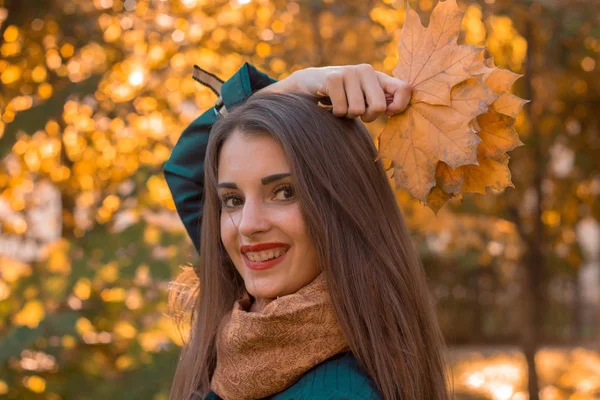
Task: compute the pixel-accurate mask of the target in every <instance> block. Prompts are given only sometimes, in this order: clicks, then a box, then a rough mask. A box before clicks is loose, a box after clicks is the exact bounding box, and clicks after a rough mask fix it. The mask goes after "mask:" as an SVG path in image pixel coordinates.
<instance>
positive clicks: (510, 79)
mask: <svg viewBox="0 0 600 400" xmlns="http://www.w3.org/2000/svg"><path fill="white" fill-rule="evenodd" d="M522 76H523V75H520V74H515V73H514V72H512V71H509V70H507V69H501V68H496V69H494V70H493V71H492V72H491V73H490V74H489V76H488V77H487V79H486V81H485V84H486V85H488V86H489V87H490V89H492V90H493V91H494V92H495V93H496V94H502V93H504V92H508V91H509V90H510V88H511V87H512V85H513V83H515V82H516V81H517V79H519V78H520V77H522Z"/></svg>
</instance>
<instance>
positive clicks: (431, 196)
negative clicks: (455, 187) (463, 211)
mask: <svg viewBox="0 0 600 400" xmlns="http://www.w3.org/2000/svg"><path fill="white" fill-rule="evenodd" d="M451 197H452V196H451V195H450V194H448V193H446V192H444V191H443V190H442V189H440V188H439V187H437V186H434V187H432V188H431V190H430V191H429V193H428V194H427V201H426V202H425V204H427V206H428V207H429V208H431V209H432V210H433V212H434V213H436V214H437V212H438V211H440V208H442V207H443V206H444V204H446V202H447V201H448V200H450V198H451Z"/></svg>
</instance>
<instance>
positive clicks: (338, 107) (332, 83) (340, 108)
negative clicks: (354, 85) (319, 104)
mask: <svg viewBox="0 0 600 400" xmlns="http://www.w3.org/2000/svg"><path fill="white" fill-rule="evenodd" d="M323 92H324V93H325V94H326V95H328V96H329V98H330V99H331V104H332V105H333V109H332V110H331V112H332V113H333V115H335V116H336V117H343V116H344V115H346V113H347V112H348V103H347V101H346V92H345V90H344V77H343V75H342V74H341V73H339V72H332V73H331V74H329V75H327V77H326V78H325V88H324V90H323Z"/></svg>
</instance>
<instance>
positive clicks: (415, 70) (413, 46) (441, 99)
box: [393, 0, 483, 106]
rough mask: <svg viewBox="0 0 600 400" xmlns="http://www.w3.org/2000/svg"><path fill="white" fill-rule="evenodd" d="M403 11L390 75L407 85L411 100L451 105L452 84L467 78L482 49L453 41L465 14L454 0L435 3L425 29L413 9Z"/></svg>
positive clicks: (455, 39) (456, 36) (456, 37)
mask: <svg viewBox="0 0 600 400" xmlns="http://www.w3.org/2000/svg"><path fill="white" fill-rule="evenodd" d="M406 12H407V16H406V21H405V23H404V26H403V27H402V32H401V34H400V41H399V43H398V50H399V56H400V58H399V61H398V64H397V65H396V68H395V69H394V72H393V75H394V76H396V77H397V78H400V79H402V80H404V81H405V82H408V83H409V84H410V86H411V88H412V89H413V92H412V101H413V102H418V101H424V102H427V103H429V104H437V105H446V106H450V105H451V100H450V91H451V89H452V87H453V86H454V85H456V84H457V83H459V82H462V81H464V80H465V79H467V78H469V71H468V68H469V67H470V66H471V64H472V63H473V61H474V60H475V58H476V57H477V55H478V54H479V53H481V52H482V50H483V48H481V47H475V46H468V45H458V44H457V43H456V41H457V39H458V33H459V31H460V24H461V21H462V18H463V15H464V13H463V12H462V11H461V10H460V9H459V8H458V6H457V5H456V1H455V0H447V1H445V2H440V3H438V5H437V6H436V7H435V9H434V10H433V13H432V14H431V20H430V24H429V27H428V28H427V29H426V28H424V27H423V25H422V24H421V20H420V18H419V15H418V14H417V13H416V12H415V11H414V10H412V9H411V8H407V10H406Z"/></svg>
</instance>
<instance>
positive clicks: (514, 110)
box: [492, 93, 529, 118]
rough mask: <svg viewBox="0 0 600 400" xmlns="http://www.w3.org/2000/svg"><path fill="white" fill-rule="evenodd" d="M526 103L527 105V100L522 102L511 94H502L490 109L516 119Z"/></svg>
mask: <svg viewBox="0 0 600 400" xmlns="http://www.w3.org/2000/svg"><path fill="white" fill-rule="evenodd" d="M527 103H529V101H528V100H523V99H522V98H520V97H517V96H515V95H514V94H512V93H503V94H502V96H500V97H499V98H498V100H496V101H495V102H493V103H492V108H493V109H494V110H496V111H497V112H499V113H501V114H504V115H508V116H509V117H511V118H517V115H518V114H519V111H521V108H522V107H523V105H525V104H527Z"/></svg>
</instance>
